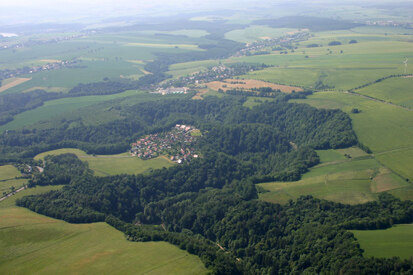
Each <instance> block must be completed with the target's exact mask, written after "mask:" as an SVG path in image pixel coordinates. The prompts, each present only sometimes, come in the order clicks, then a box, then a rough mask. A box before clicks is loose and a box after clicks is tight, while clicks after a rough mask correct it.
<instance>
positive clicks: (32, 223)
mask: <svg viewBox="0 0 413 275" xmlns="http://www.w3.org/2000/svg"><path fill="white" fill-rule="evenodd" d="M59 188H61V186H53V187H36V188H30V189H27V190H24V191H22V192H19V193H17V194H16V195H14V196H12V197H10V198H8V199H6V200H4V201H2V202H0V270H1V271H2V273H3V274H29V273H30V274H36V273H41V274H96V273H104V274H166V273H168V274H205V273H206V272H207V270H206V268H205V267H204V265H203V264H202V262H201V261H200V259H199V258H198V257H196V256H194V255H190V254H189V253H188V252H186V251H183V250H180V249H179V248H178V247H176V246H173V245H171V244H168V243H165V242H144V243H141V242H129V241H127V240H126V238H125V236H124V234H123V233H121V232H120V231H117V230H116V229H114V228H113V227H111V226H109V225H108V224H106V223H93V224H70V223H66V222H64V221H61V220H56V219H52V218H49V217H46V216H42V215H39V214H37V213H34V212H31V211H29V210H28V209H25V208H21V207H16V206H15V205H14V204H15V200H16V199H17V198H19V197H22V196H25V195H31V194H40V193H43V192H47V191H50V190H54V189H59Z"/></svg>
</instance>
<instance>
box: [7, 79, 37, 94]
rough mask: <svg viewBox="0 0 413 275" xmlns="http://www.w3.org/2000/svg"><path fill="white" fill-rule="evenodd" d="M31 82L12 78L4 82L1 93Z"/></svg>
mask: <svg viewBox="0 0 413 275" xmlns="http://www.w3.org/2000/svg"><path fill="white" fill-rule="evenodd" d="M29 80H31V78H12V79H8V80H3V82H2V85H1V86H0V93H1V92H4V91H5V90H8V89H10V88H13V87H15V86H18V85H20V84H22V83H24V82H27V81H29Z"/></svg>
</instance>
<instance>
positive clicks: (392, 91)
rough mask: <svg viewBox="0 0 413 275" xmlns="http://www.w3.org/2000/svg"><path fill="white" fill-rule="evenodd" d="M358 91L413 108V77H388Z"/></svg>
mask: <svg viewBox="0 0 413 275" xmlns="http://www.w3.org/2000/svg"><path fill="white" fill-rule="evenodd" d="M356 92H357V93H359V94H362V95H366V96H370V97H374V98H378V99H381V100H384V101H386V102H391V103H394V104H398V105H400V106H404V107H408V108H411V109H413V77H407V78H406V77H398V78H390V79H386V80H383V81H381V82H379V83H375V84H373V85H370V86H367V87H365V88H362V89H358V90H356Z"/></svg>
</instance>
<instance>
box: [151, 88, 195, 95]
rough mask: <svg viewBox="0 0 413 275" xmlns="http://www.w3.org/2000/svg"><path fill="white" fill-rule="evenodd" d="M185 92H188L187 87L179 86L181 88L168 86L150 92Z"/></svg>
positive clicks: (166, 93) (168, 93)
mask: <svg viewBox="0 0 413 275" xmlns="http://www.w3.org/2000/svg"><path fill="white" fill-rule="evenodd" d="M187 93H188V88H187V87H181V88H175V87H169V88H165V89H163V88H158V89H156V90H155V91H154V92H151V94H161V95H170V94H187Z"/></svg>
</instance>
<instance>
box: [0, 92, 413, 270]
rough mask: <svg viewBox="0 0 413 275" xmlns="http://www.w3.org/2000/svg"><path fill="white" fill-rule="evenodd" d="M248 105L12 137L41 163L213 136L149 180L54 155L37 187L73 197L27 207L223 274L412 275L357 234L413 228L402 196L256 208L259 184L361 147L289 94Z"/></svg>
mask: <svg viewBox="0 0 413 275" xmlns="http://www.w3.org/2000/svg"><path fill="white" fill-rule="evenodd" d="M244 101H245V98H244V97H237V96H226V97H224V98H222V99H218V98H214V97H209V98H206V99H205V100H201V101H195V100H189V99H188V100H163V101H157V102H153V103H151V104H136V105H133V106H127V107H124V109H122V110H121V113H122V114H123V115H124V117H125V119H124V120H121V121H116V122H114V123H108V124H105V125H101V126H96V127H91V128H88V127H79V129H76V128H70V129H69V128H64V127H62V128H59V129H52V130H38V131H31V132H19V131H15V132H10V133H8V134H7V135H3V136H2V137H1V139H0V141H1V142H2V147H3V146H4V147H6V148H21V150H22V151H21V152H22V153H24V154H33V153H35V151H36V149H34V148H36V146H39V145H38V144H44V146H51V145H53V146H59V145H62V146H63V145H66V144H64V142H67V143H70V142H73V144H75V145H80V146H79V147H81V146H82V145H87V146H90V147H88V148H89V150H90V151H93V150H94V149H95V150H97V148H98V147H95V148H94V147H93V146H99V145H100V144H101V145H102V146H106V145H109V144H122V143H125V144H126V145H127V144H128V142H130V141H131V140H133V139H134V138H136V137H137V136H139V135H143V134H148V133H155V132H162V131H166V130H169V129H170V128H171V127H173V126H174V125H175V124H176V123H186V124H192V125H195V126H196V127H199V128H200V129H201V130H202V132H203V133H204V135H203V137H202V138H201V139H200V143H199V146H200V150H201V153H202V157H201V158H199V159H195V160H193V161H192V162H191V163H189V164H185V165H179V166H174V167H171V168H168V169H165V168H164V169H161V170H155V171H153V172H151V173H149V174H144V175H136V176H135V175H119V176H110V177H95V176H94V175H93V173H92V172H91V170H89V169H88V167H87V164H85V163H82V162H81V161H80V160H78V159H77V158H76V156H75V155H72V154H65V155H61V156H56V157H48V158H46V160H45V165H46V166H45V170H44V172H43V173H41V174H37V175H35V177H34V178H33V179H32V180H31V181H30V186H36V185H55V184H63V185H65V186H64V188H63V189H62V190H61V191H52V192H49V193H46V194H43V195H38V196H28V197H24V198H23V199H21V200H19V201H18V205H20V206H24V207H27V208H29V209H31V210H33V211H36V212H38V213H41V214H45V215H48V216H51V217H55V218H59V219H63V220H66V221H69V222H75V223H83V222H96V221H106V222H108V223H109V224H111V225H112V226H114V227H116V228H118V229H119V230H122V231H123V232H125V234H126V236H127V238H128V239H129V240H132V241H150V240H154V241H159V240H164V241H168V242H170V243H173V244H176V245H178V246H179V247H180V248H182V249H186V250H187V251H189V252H190V253H193V254H196V255H198V256H200V258H201V259H202V261H204V263H205V264H206V266H207V267H208V268H210V269H211V270H212V271H213V272H214V273H216V274H238V273H239V274H281V273H297V274H298V273H302V272H307V273H320V272H321V273H322V272H324V273H343V274H348V273H354V272H357V273H365V274H368V273H390V272H392V271H395V272H404V271H406V272H408V271H410V272H411V271H412V263H411V262H409V261H401V260H400V259H398V258H394V259H388V260H382V259H366V258H363V257H362V250H361V249H360V247H359V246H358V244H357V242H356V240H355V238H354V236H353V234H352V233H349V232H348V231H346V230H348V229H378V228H387V227H390V226H391V225H392V224H395V223H406V222H412V221H413V203H412V202H410V201H406V202H401V201H400V200H398V199H395V198H394V197H392V196H390V195H381V196H380V200H379V201H378V202H371V203H367V204H363V205H356V206H349V205H342V204H337V203H332V202H328V201H323V200H318V199H314V198H312V197H302V198H300V199H299V200H297V201H296V202H290V203H288V204H287V205H285V206H280V205H275V204H270V203H265V202H260V201H258V200H256V199H257V197H258V196H257V190H256V188H255V185H254V183H255V182H262V181H265V180H297V179H299V178H300V176H301V175H302V173H304V172H306V171H307V169H308V168H309V167H311V166H313V165H315V164H317V163H318V162H319V159H318V156H317V154H316V153H315V151H314V149H316V148H323V149H328V148H340V147H347V146H351V145H353V144H355V143H357V139H356V137H355V134H354V132H353V131H352V128H351V121H350V119H349V117H348V116H347V115H346V114H345V113H343V112H341V111H338V110H317V109H315V108H312V107H310V106H308V105H303V104H291V103H287V100H286V96H285V95H283V94H281V93H280V94H279V97H278V98H276V100H275V102H269V103H263V104H261V105H260V106H257V107H254V108H252V109H250V108H246V107H243V105H242V104H243V103H244ZM62 142H63V144H62ZM290 142H293V143H294V144H295V145H296V146H297V148H295V147H294V146H292V145H291V143H290ZM87 146H86V147H87ZM23 148H24V149H23ZM115 151H116V150H115ZM61 171H65V172H64V173H61ZM161 224H162V225H163V226H160V225H161ZM163 228H165V230H164V229H163ZM217 243H218V244H219V245H220V246H221V247H222V248H220V247H219V246H218V245H217Z"/></svg>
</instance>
